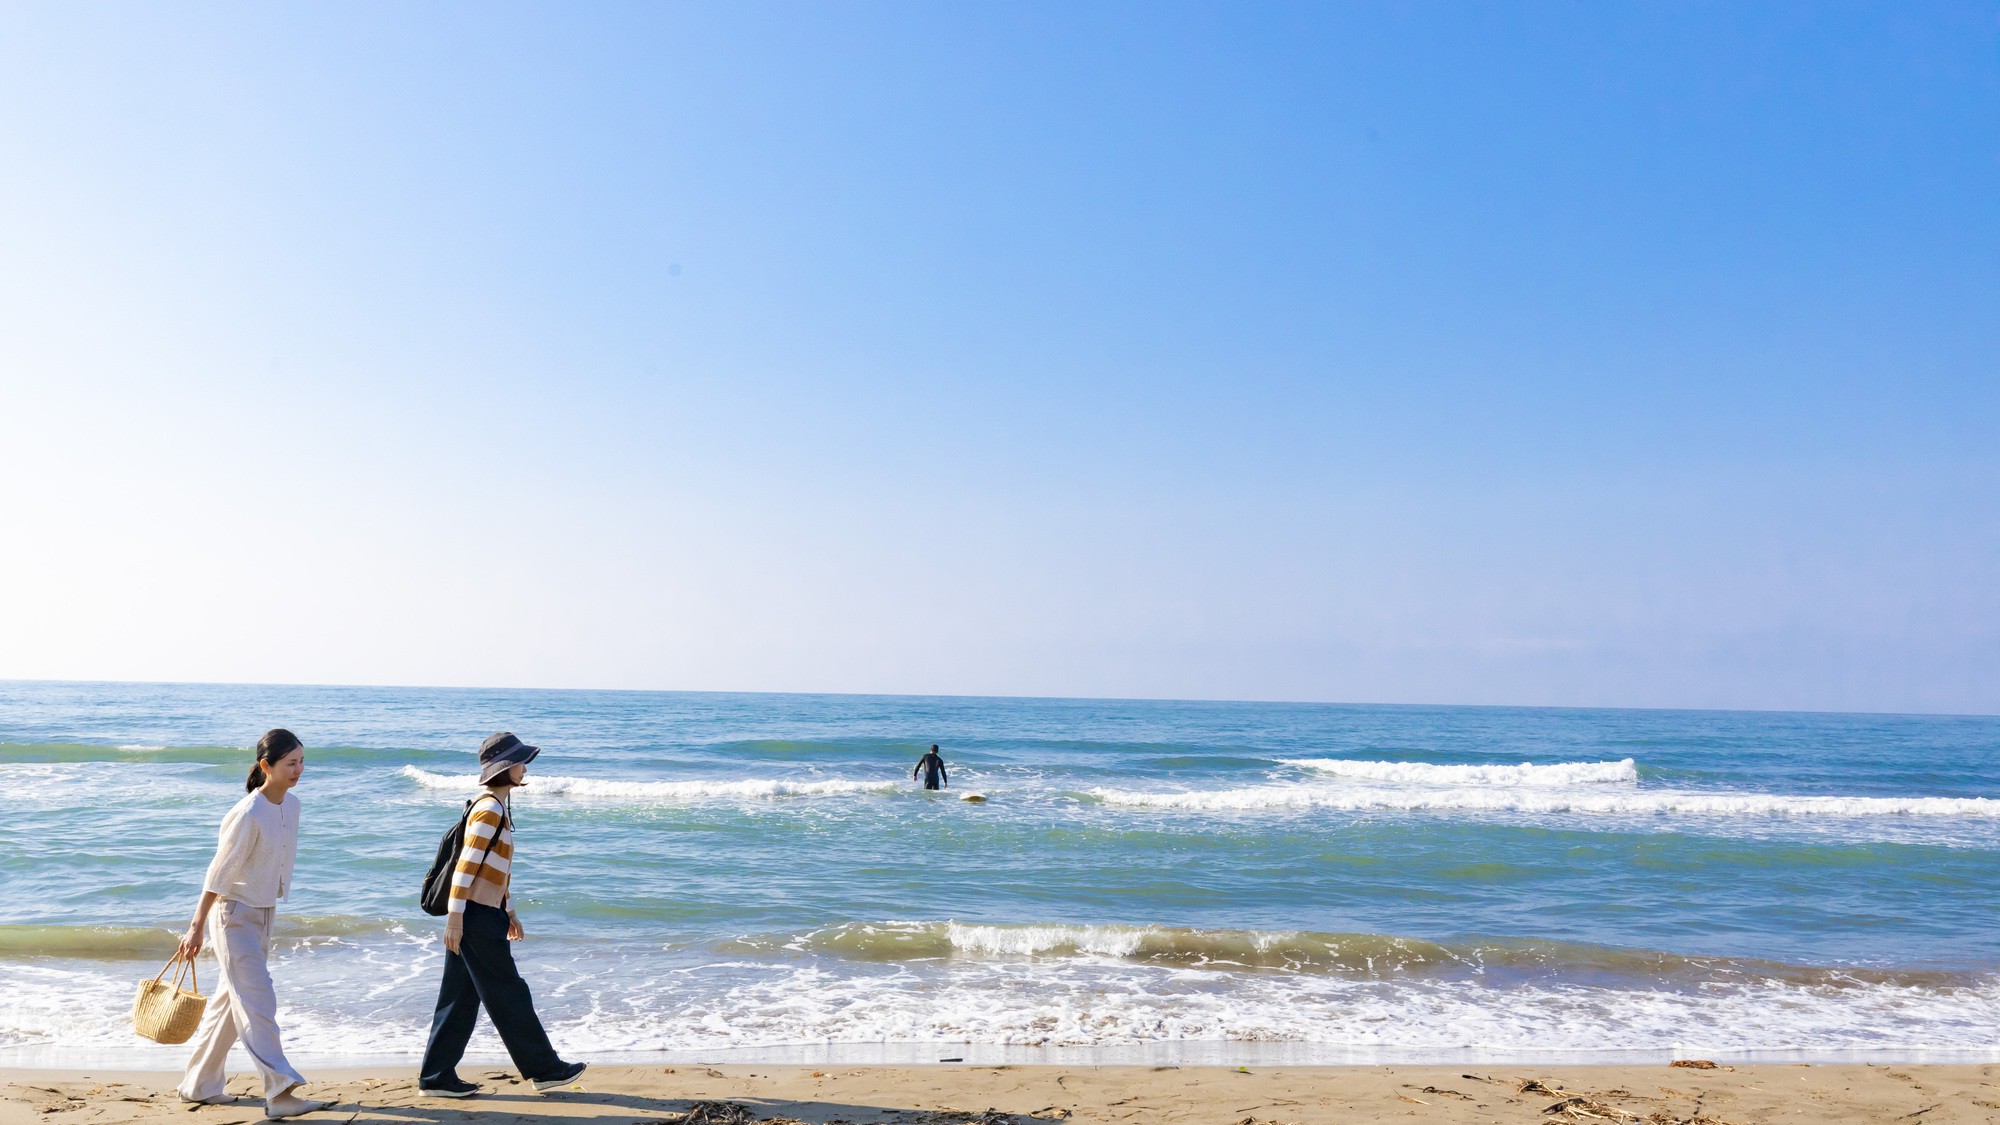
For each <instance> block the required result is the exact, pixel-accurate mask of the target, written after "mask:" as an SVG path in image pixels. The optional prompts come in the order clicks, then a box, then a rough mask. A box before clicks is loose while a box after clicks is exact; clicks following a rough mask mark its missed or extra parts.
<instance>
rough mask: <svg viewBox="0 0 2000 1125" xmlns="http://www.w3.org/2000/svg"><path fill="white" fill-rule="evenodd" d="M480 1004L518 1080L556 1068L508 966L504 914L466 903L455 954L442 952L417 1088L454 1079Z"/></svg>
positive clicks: (517, 976)
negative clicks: (441, 971) (518, 1074)
mask: <svg viewBox="0 0 2000 1125" xmlns="http://www.w3.org/2000/svg"><path fill="white" fill-rule="evenodd" d="M482 1004H483V1005H485V1007H486V1014H487V1015H489V1016H491V1017H492V1018H493V1027H494V1029H495V1030H496V1031H498V1032H499V1033H500V1041H501V1042H503V1043H505V1044H507V1053H508V1054H509V1055H511V1056H513V1058H514V1069H515V1070H518V1071H520V1072H521V1077H523V1078H526V1079H529V1080H533V1079H537V1078H546V1077H548V1076H549V1075H551V1074H554V1073H555V1072H556V1068H558V1067H560V1066H561V1065H562V1059H560V1058H559V1057H557V1055H556V1049H555V1048H554V1047H553V1046H551V1045H550V1044H549V1035H548V1032H546V1031H543V1030H542V1020H541V1017H540V1016H537V1015H536V1014H535V1001H534V998H533V997H531V996H529V995H528V982H527V981H524V980H522V979H521V972H520V970H519V969H516V968H515V967H514V951H513V949H512V948H510V944H509V942H508V941H507V912H506V911H504V910H501V909H498V908H497V907H492V906H482V905H480V904H479V903H476V902H468V903H466V904H465V924H464V930H463V932H462V934H461V936H460V938H459V942H458V952H457V953H452V952H450V951H446V953H445V955H444V983H443V984H442V985H440V986H439V987H438V1002H437V1011H436V1013H435V1014H433V1015H432V1016H431V1039H430V1043H429V1044H428V1045H427V1046H425V1048H424V1064H423V1069H422V1070H421V1071H420V1072H419V1075H418V1081H419V1084H420V1085H425V1086H429V1085H432V1084H433V1083H440V1082H451V1081H454V1080H456V1079H457V1078H458V1070H457V1068H458V1060H459V1059H460V1058H462V1057H464V1055H465V1044H466V1042H467V1041H468V1040H470V1039H471V1038H472V1026H473V1024H474V1023H475V1022H477V1021H478V1019H479V1008H480V1006H481V1005H482Z"/></svg>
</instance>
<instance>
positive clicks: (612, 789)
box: [402, 766, 897, 801]
mask: <svg viewBox="0 0 2000 1125" xmlns="http://www.w3.org/2000/svg"><path fill="white" fill-rule="evenodd" d="M402 773H403V776H404V777H407V778H409V779H410V780H412V781H414V782H416V783H417V784H419V785H422V786H424V787H425V788H427V789H458V790H465V791H471V790H474V789H477V788H479V778H478V777H477V776H475V775H473V774H442V773H432V772H431V771H429V770H426V769H419V768H417V767H416V766H404V767H403V770H402ZM896 788H897V785H896V783H895V782H893V781H882V782H873V781H779V780H775V779H772V780H758V779H753V780H747V781H619V780H616V779H613V778H601V777H549V776H544V775H536V776H535V777H534V778H532V779H531V780H530V781H529V783H528V789H529V791H530V792H533V793H559V794H562V795H563V796H566V797H604V798H612V799H625V800H638V801H702V800H728V799H743V798H762V797H839V796H845V795H849V794H854V793H888V792H892V791H894V790H895V789H896Z"/></svg>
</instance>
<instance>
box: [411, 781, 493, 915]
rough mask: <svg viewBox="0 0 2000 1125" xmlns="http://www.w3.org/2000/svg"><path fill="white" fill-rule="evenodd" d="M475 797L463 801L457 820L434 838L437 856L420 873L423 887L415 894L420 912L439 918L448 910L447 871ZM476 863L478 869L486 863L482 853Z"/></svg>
mask: <svg viewBox="0 0 2000 1125" xmlns="http://www.w3.org/2000/svg"><path fill="white" fill-rule="evenodd" d="M478 801H479V798H477V797H474V798H473V799H472V800H470V801H467V802H465V811H464V812H462V813H460V814H459V815H458V823H457V824H454V825H452V826H451V828H450V829H449V830H447V831H446V832H445V834H444V839H442V840H439V841H438V854H437V858H436V859H433V860H431V869H430V872H429V874H426V875H425V876H424V890H423V893H422V894H420V895H418V896H417V902H418V904H419V905H421V906H422V907H423V908H424V913H426V914H429V915H431V916H432V917H436V918H442V917H444V916H445V915H446V914H449V913H451V873H452V869H453V868H455V867H457V866H458V852H459V849H460V848H462V847H464V846H465V822H466V821H468V820H470V819H472V806H473V805H475V804H477V803H478ZM489 851H490V849H489ZM479 867H480V869H481V870H484V869H485V867H486V858H485V857H484V856H481V857H480V859H479ZM472 877H473V878H474V879H475V880H476V879H478V878H479V872H478V871H475V872H473V873H472Z"/></svg>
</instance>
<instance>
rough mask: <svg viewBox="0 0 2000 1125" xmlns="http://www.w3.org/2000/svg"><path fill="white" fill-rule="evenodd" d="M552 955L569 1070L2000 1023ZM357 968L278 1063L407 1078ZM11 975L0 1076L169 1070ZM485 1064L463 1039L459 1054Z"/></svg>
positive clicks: (549, 966)
mask: <svg viewBox="0 0 2000 1125" xmlns="http://www.w3.org/2000/svg"><path fill="white" fill-rule="evenodd" d="M560 949H561V947H560V946H559V945H558V946H553V947H548V948H545V949H544V950H543V952H542V953H540V954H538V956H537V964H536V966H535V968H534V973H535V978H536V985H537V988H536V995H537V998H538V999H539V1000H541V1004H540V1007H541V1008H542V1013H543V1016H544V1018H545V1019H546V1020H547V1022H548V1024H549V1030H550V1032H551V1034H552V1035H553V1037H554V1038H555V1039H556V1040H557V1041H558V1042H560V1043H563V1044H565V1047H566V1049H574V1050H576V1051H579V1052H583V1053H593V1052H617V1051H650V1050H696V1051H699V1050H710V1049H719V1048H733V1047H759V1046H781V1045H800V1044H839V1043H852V1044H861V1043H875V1044H882V1043H921V1042H960V1043H977V1044H1005V1045H1015V1046H1088V1047H1100V1046H1120V1045H1129V1044H1146V1043H1203V1042H1207V1043H1220V1044H1229V1043H1237V1044H1242V1043H1293V1044H1301V1045H1305V1046H1308V1047H1311V1046H1314V1045H1318V1046H1320V1047H1322V1048H1324V1049H1326V1050H1327V1051H1328V1052H1329V1053H1330V1054H1332V1053H1338V1052H1341V1051H1354V1050H1362V1051H1366V1050H1370V1049H1379V1050H1399V1051H1404V1052H1415V1053H1418V1054H1422V1055H1426V1056H1428V1057H1431V1058H1435V1059H1439V1060H1447V1059H1458V1058H1465V1057H1468V1056H1470V1055H1474V1054H1477V1053H1479V1052H1503V1051H1514V1052H1521V1053H1528V1054H1542V1055H1547V1054H1552V1053H1557V1052H1585V1051H1591V1050H1598V1049H1602V1048H1603V1047H1604V1046H1606V1045H1607V1044H1615V1045H1616V1046H1618V1047H1619V1048H1621V1049H1625V1050H1632V1051H1667V1050H1674V1049H1683V1050H1701V1051H1715V1052H1723V1051H1732V1050H1787V1049H1789V1050H1805V1051H1813V1050H1820V1051H1838V1050H1852V1049H1878V1050H1879V1049H1902V1050H1925V1049H1965V1050H1987V1051H1992V1050H1993V1049H1994V1048H1993V1045H1992V1028H1993V1027H1994V1026H1995V1025H1996V1024H2000V982H1995V981H1993V980H1992V979H1990V978H1989V979H1986V980H1983V981H1968V982H1967V983H1966V984H1965V985H1962V986H1956V987H1945V988H1917V987H1909V986H1900V985H1865V986H1858V987H1816V986H1800V985H1795V984H1786V983H1777V982H1769V981H1754V980H1753V981H1745V982H1742V983H1740V984H1734V985H1728V986H1714V987H1704V988H1699V989H1684V990H1674V989H1661V988H1657V987H1648V986H1645V985H1642V984H1633V985H1627V986H1613V987H1586V986H1580V985H1531V986H1523V987H1504V986H1495V985H1493V984H1489V983H1486V982H1483V981H1479V980H1448V981H1445V980H1411V979H1405V978H1400V977H1397V978H1387V979H1354V978H1347V977H1337V976H1327V977H1301V976H1293V975H1273V974H1258V973H1231V974H1221V975H1218V974H1214V973H1199V972H1189V971H1186V970H1183V969H1180V968H1177V967H1174V966H1157V965H1145V964H1133V963H1130V962H1115V961H1109V960H1097V961H1089V960H1075V959H1070V960H1062V961H1054V962H1050V961H1029V960H1016V961H1008V960H998V961H995V960H968V961H953V962H947V963H943V964H939V963H924V964H919V965H902V964H889V965H859V966H856V965H840V966H827V965H825V964H821V963H809V964H793V965H773V964H745V963H742V962H738V961H723V962H718V963H709V964H702V965H680V966H670V965H665V964H661V963H658V962H656V961H653V960H651V959H650V958H631V957H625V956H620V955H617V954H607V953H605V952H604V951H603V950H601V949H594V950H589V951H584V952H578V953H575V954H574V955H572V956H567V957H565V956H562V955H561V953H560ZM373 952H375V953H376V954H377V958H376V959H375V960H373V961H371V962H370V963H368V964H362V963H361V962H360V961H358V960H357V958H358V954H357V951H356V950H354V949H351V948H347V947H332V948H324V949H318V950H313V951H310V952H308V953H302V954H297V955H292V956H287V957H284V958H283V962H284V963H283V965H282V966H281V971H282V973H283V979H284V980H285V981H286V982H287V984H288V989H287V997H288V999H287V1004H286V1008H285V1013H284V1022H285V1045H286V1048H287V1049H288V1050H290V1051H292V1052H293V1054H294V1057H313V1056H342V1055H345V1056H400V1057H411V1056H414V1055H415V1053H416V1052H417V1051H418V1050H420V1049H421V1045H422V1043H423V1031H424V1025H425V1018H424V1013H425V1012H426V1011H427V1010H428V1007H429V1002H430V1000H431V997H432V994H433V992H434V989H435V984H434V980H435V976H436V973H437V972H438V971H439V965H438V960H437V950H436V945H435V942H426V943H424V944H423V945H422V946H418V945H415V944H401V943H399V944H395V945H378V947H377V948H376V949H375V950H373ZM16 969H17V966H14V965H10V966H9V987H8V988H7V990H6V991H5V994H4V995H0V1062H5V1061H8V1060H9V1059H11V1058H16V1057H18V1055H17V1054H16V1050H17V1049H51V1048H53V1049H69V1050H72V1051H88V1050H98V1051H103V1052H105V1057H107V1058H112V1057H116V1058H117V1059H119V1060H121V1061H123V1062H125V1063H126V1065H137V1064H139V1063H141V1062H146V1063H152V1062H158V1063H159V1065H161V1066H173V1065H177V1063H178V1058H179V1056H175V1055H174V1054H173V1050H174V1049H172V1048H161V1049H158V1050H157V1051H155V1050H152V1049H151V1048H149V1047H148V1046H147V1045H145V1044H138V1043H135V1042H134V1040H133V1039H132V1036H131V1028H130V1025H129V1023H128V1022H127V1021H126V1018H125V1016H124V1015H123V1013H124V1011H125V1010H126V1008H127V1007H128V1006H129V997H130V990H131V984H130V981H129V980H128V979H126V978H127V977H128V976H129V971H126V970H125V967H124V966H118V967H117V968H116V969H115V970H106V969H88V968H68V967H56V966H38V965H33V964H29V965H25V966H22V967H19V971H16ZM357 974H359V975H357ZM356 979H369V980H380V981H384V982H386V984H385V987H384V988H381V989H377V990H375V991H372V992H370V993H368V994H366V995H359V994H356V992H355V991H354V990H353V989H352V988H347V987H342V985H343V984H346V983H351V982H352V981H353V980H356ZM1473 1044H1477V1047H1473V1046H1470V1045H1473ZM499 1051H500V1044H499V1042H498V1041H497V1039H494V1038H493V1037H492V1035H491V1033H490V1032H488V1031H485V1030H483V1029H482V1031H481V1032H480V1034H479V1036H478V1037H477V1038H476V1039H475V1041H474V1044H473V1054H474V1055H475V1056H476V1057H493V1056H495V1055H497V1054H498V1053H499ZM182 1054H183V1055H184V1054H185V1051H182ZM1996 1057H2000V1055H1996Z"/></svg>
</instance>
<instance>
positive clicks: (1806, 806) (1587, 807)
mask: <svg viewBox="0 0 2000 1125" xmlns="http://www.w3.org/2000/svg"><path fill="white" fill-rule="evenodd" d="M1089 793H1090V796H1092V797H1095V798H1096V799H1098V800H1099V801H1102V802H1103V803H1105V804H1107V805H1115V806H1122V807H1128V808H1160V809H1190V810H1196V811H1215V812H1227V811H1246V812H1247V811H1257V810H1262V809H1271V810H1285V809H1335V810H1351V811H1355V812H1363V811H1391V812H1421V811H1426V810H1464V811H1472V812H1523V813H1587V814H1593V815H1608V816H1615V815H1621V814H1622V815H1668V814H1678V815H1686V816H1772V817H1794V816H1828V817H1873V816H1926V817H1981V818H2000V800H1992V799H1989V798H1986V797H1806V796H1783V795H1777V794H1762V793H1696V792H1687V791H1658V792H1625V793H1616V794H1597V793H1549V792H1522V791H1520V790H1519V789H1515V790H1511V791H1510V790H1507V789H1492V788H1488V789H1476V788H1458V789H1442V790H1410V789H1357V788H1348V787H1337V788H1336V787H1331V786H1322V785H1261V786H1253V787H1249V788H1242V789H1216V790H1191V791H1184V792H1143V791H1138V790H1130V789H1109V788H1101V787H1100V788H1096V789H1092V790H1090V791H1089Z"/></svg>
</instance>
